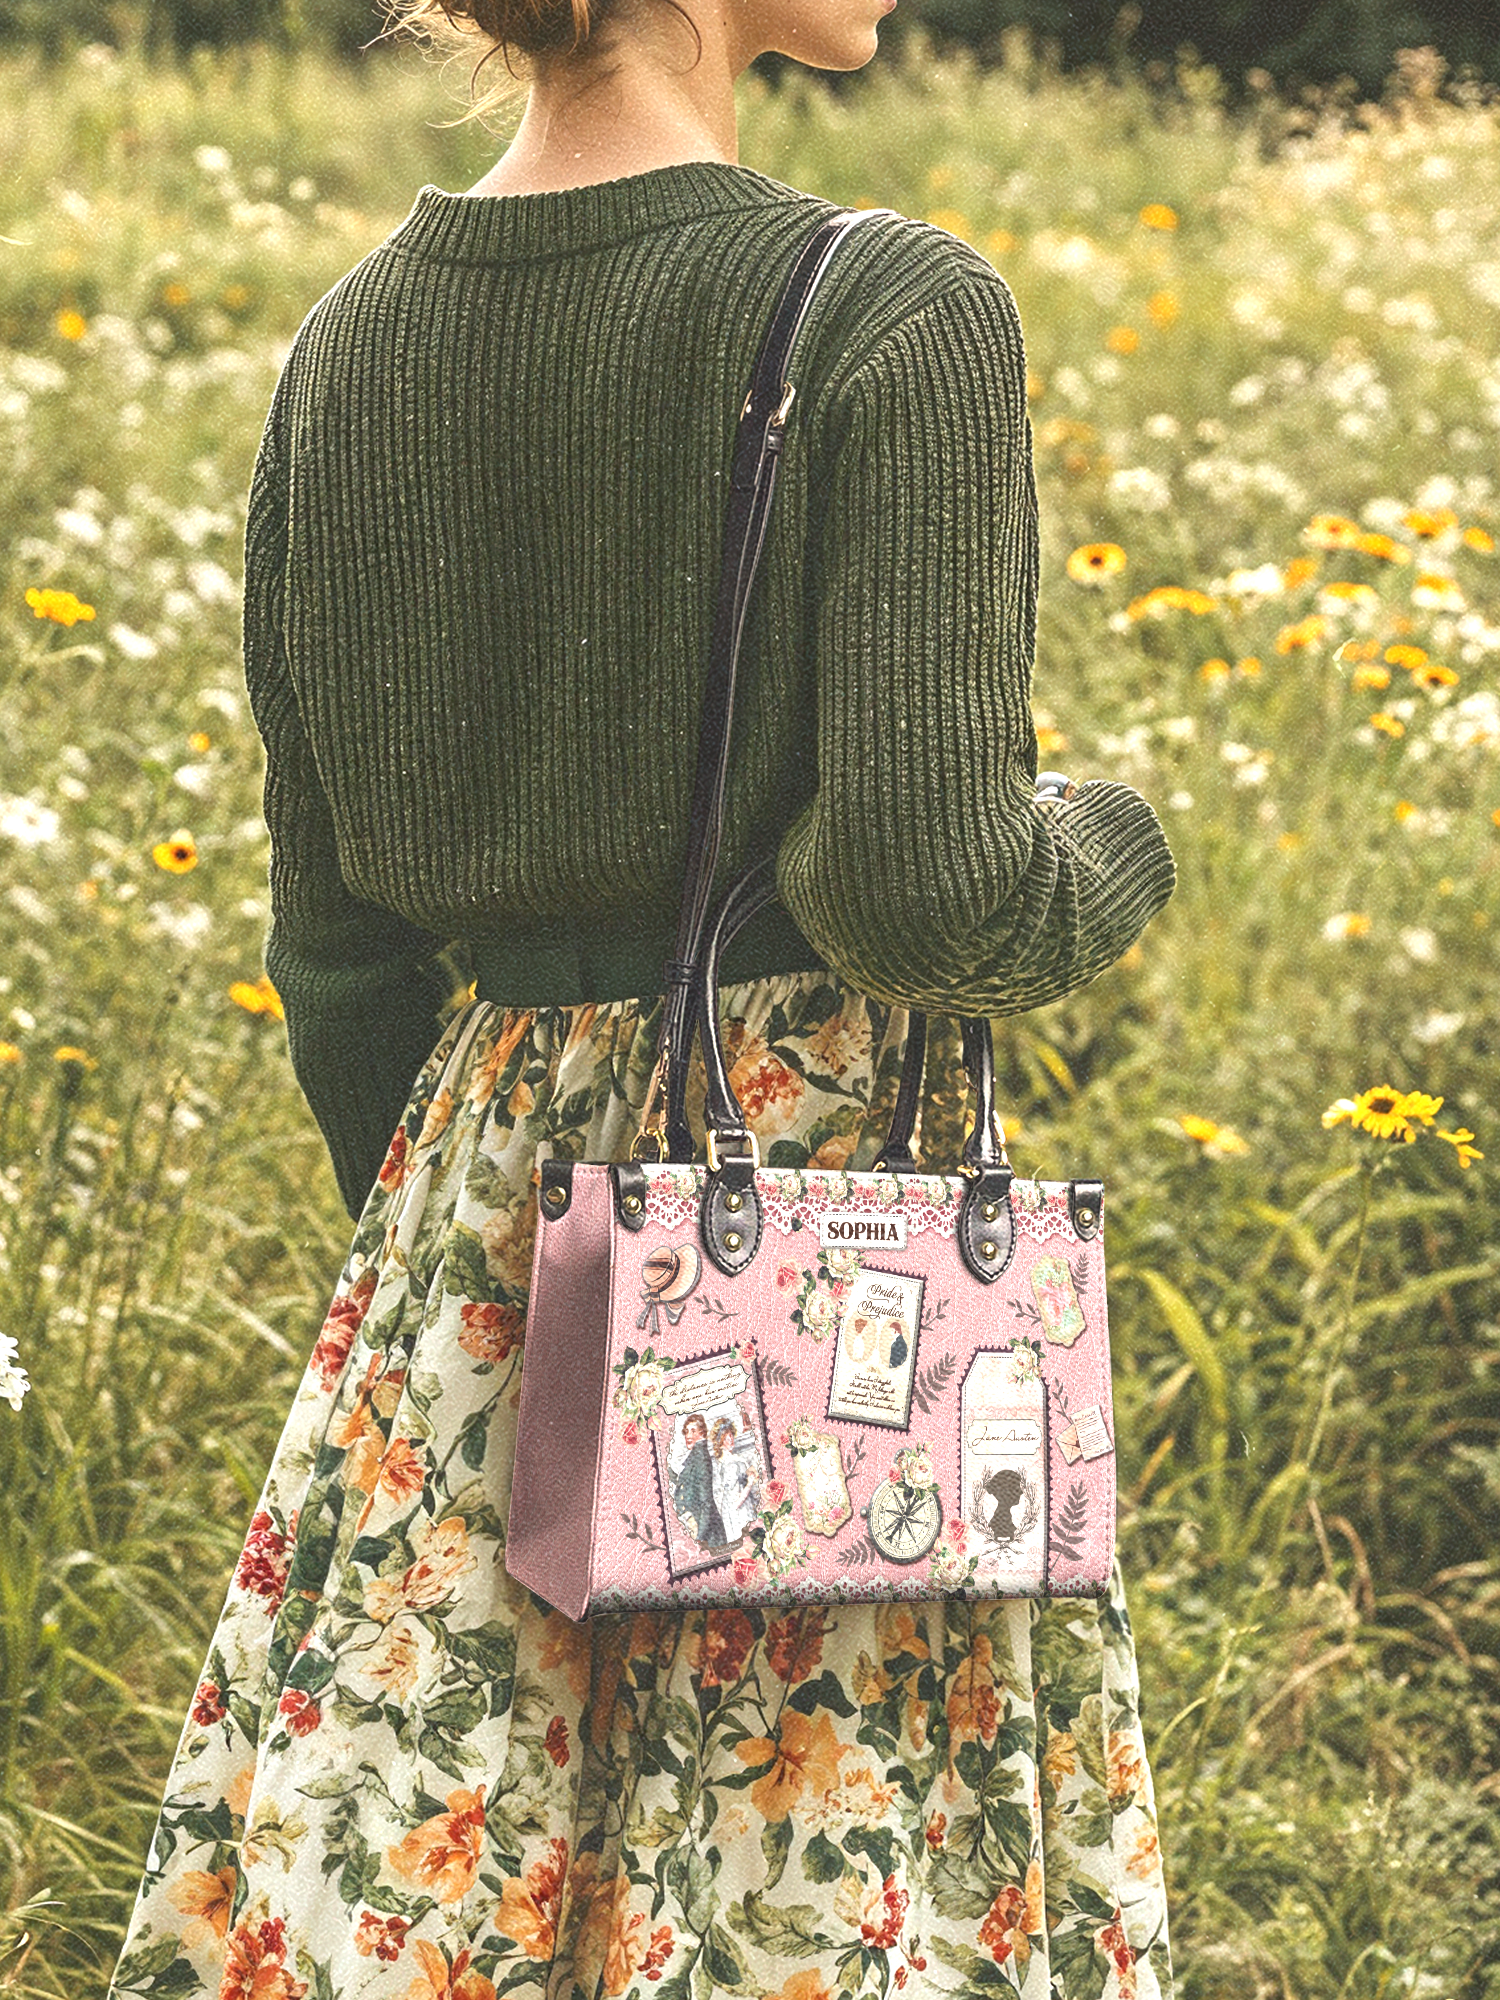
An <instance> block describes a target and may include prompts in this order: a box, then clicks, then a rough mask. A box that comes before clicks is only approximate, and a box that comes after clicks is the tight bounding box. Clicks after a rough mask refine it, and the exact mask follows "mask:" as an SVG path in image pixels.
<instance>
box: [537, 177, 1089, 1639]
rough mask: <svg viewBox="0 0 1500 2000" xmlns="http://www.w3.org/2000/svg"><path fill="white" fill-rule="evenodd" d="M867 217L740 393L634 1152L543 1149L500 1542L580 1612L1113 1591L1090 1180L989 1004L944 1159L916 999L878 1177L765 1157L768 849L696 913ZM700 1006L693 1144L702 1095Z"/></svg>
mask: <svg viewBox="0 0 1500 2000" xmlns="http://www.w3.org/2000/svg"><path fill="white" fill-rule="evenodd" d="M879 213H881V211H863V212H860V213H857V214H848V213H846V214H843V215H841V216H838V217H835V218H834V219H833V220H832V221H830V222H829V223H827V224H825V225H823V226H822V227H821V228H820V229H819V230H818V232H817V233H816V234H815V235H814V237H813V238H812V239H811V240H810V242H809V243H808V244H807V245H806V247H805V249H804V251H803V253H802V255H801V257H800V258H799V259H798V262H797V265H796V266H795V268H794V270H793V272H792V275H791V278H790V280H789V281H788V284H787V287H786V290H785V292H784V293H783V296H782V299H781V302H780V304H779V306H778V308H777V312H776V315H775V317H774V319H773V321H772V325H771V330H770V333H769V334H768V336H767V339H766V343H765V346H764V347H763V349H762V352H761V356H760V360H759V362H758V363H757V368H756V375H755V379H754V381H753V382H752V385H751V389H750V393H749V395H748V396H747V398H746V401H745V405H744V409H743V411H742V413H741V420H740V427H739V433H738V436H737V440H736V447H735V455H734V461H733V469H732V472H731V500H730V510H729V522H728V527H727V529H726V535H725V552H724V564H723V572H722V575H721V580H720V595H719V604H718V614H717V616H716V620H715V628H714V642H713V649H712V656H711V660H710V673H709V681H708V687H707V691H706V696H705V704H704V718H703V730H702V736H701V740H700V747H699V763H698V774H697V783H696V786H695V791H694V800H693V813H692V830H691V835H690V841H689V862H688V868H687V874H686V880H685V883H684V890H683V908H682V917H681V921H680V924H679V930H678V936H677V940H676V950H675V955H674V957H673V958H672V959H670V960H669V961H668V963H667V967H666V976H665V985H666V996H665V1001H664V1006H663V1019H662V1028H661V1037H660V1042H659V1046H658V1060H657V1067H656V1074H655V1077H654V1078H653V1082H652V1088H651V1092H650V1094H649V1099H648V1103H647V1106H646V1109H645V1112H644V1114H643V1116H642V1120H641V1129H640V1132H639V1133H638V1134H637V1139H636V1143H635V1144H634V1145H633V1146H632V1148H631V1151H632V1157H631V1158H630V1159H628V1160H624V1161H618V1162H615V1163H613V1164H586V1163H582V1162H573V1161H564V1160H552V1159H547V1160H543V1161H541V1162H540V1163H539V1181H540V1186H539V1205H540V1218H539V1223H538V1228H537V1236H536V1249H535V1255H534V1260H533V1265H532V1280H531V1301H530V1309H529V1313H528V1320H527V1329H526V1346H525V1365H524V1368H523V1371H522V1382H521V1408H520V1419H519V1426H518V1431H517V1440H516V1452H515V1463H514V1473H513V1484H512V1491H511V1506H510V1519H509V1524H508V1532H507V1545H506V1554H505V1560H506V1566H507V1568H508V1569H509V1570H510V1572H511V1574H512V1575H513V1576H515V1577H516V1578H518V1579H519V1580H520V1581H521V1582H522V1583H523V1584H525V1585H526V1586H527V1587H528V1588H529V1589H531V1590H533V1591H535V1592H536V1594H537V1595H538V1596H539V1597H541V1598H543V1599H544V1600H545V1601H546V1602H548V1603H550V1604H552V1605H555V1606H556V1607H557V1608H558V1609H560V1610H562V1611H563V1612H565V1613H566V1614H567V1615H568V1616H569V1617H570V1618H575V1619H578V1618H583V1617H585V1616H586V1615H587V1614H588V1613H590V1612H591V1611H594V1610H623V1609H631V1608H637V1607H647V1606H660V1605H674V1604H676V1605H723V1604H746V1603H776V1604H783V1603H786V1602H788V1601H806V1602H822V1601H828V1600H846V1599H848V1600H853V1599H879V1598H922V1597H938V1596H947V1595H953V1596H960V1597H966V1596H967V1597H1011V1596H1032V1595H1042V1594H1050V1595H1097V1594H1099V1593H1101V1592H1102V1591H1103V1590H1104V1589H1105V1587H1106V1585H1107V1582H1108V1578H1109V1572H1110V1566H1111V1563H1112V1560H1113V1555H1114V1529H1115V1454H1114V1417H1113V1409H1112V1403H1111V1395H1110V1368H1109V1330H1108V1319H1107V1314H1106V1307H1105V1291H1104V1245H1103V1235H1102V1223H1103V1189H1102V1187H1101V1185H1100V1184H1099V1183H1098V1182H1097V1181H1071V1182H1063V1183H1054V1182H1038V1181H1025V1180H1020V1179H1017V1178H1016V1177H1015V1175H1014V1173H1013V1171H1012V1169H1011V1166H1010V1163H1009V1160H1008V1159H1007V1157H1006V1153H1005V1145H1004V1139H1003V1135H1002V1134H1001V1132H1000V1129H999V1125H998V1122H997V1120H996V1117H995V1113H994V1063H993V1051H992V1046H991V1039H990V1029H989V1024H988V1022H986V1021H982V1020H966V1021H964V1022H963V1024H962V1031H963V1053H964V1064H965V1069H966V1071H967V1073H968V1077H969V1081H970V1084H971V1086H972V1089H973V1092H974V1119H973V1127H972V1133H971V1136H970V1137H969V1139H968V1140H967V1141H966V1143H965V1147H964V1155H963V1159H962V1160H961V1162H959V1163H958V1171H957V1172H956V1173H953V1174H936V1173H927V1172H923V1171H921V1170H920V1168H919V1166H918V1163H917V1160H916V1158H915V1156H914V1155H913V1153H912V1149H911V1139H912V1133H913V1129H914V1126H915V1122H916V1113H917V1106H918V1102H919V1099H920V1094H921V1084H922V1069H923V1062H924V1056H925V1045H926V1021H925V1017H924V1016H923V1015H921V1014H919V1013H913V1014H912V1015H911V1016H910V1025H909V1028H908V1035H907V1047H906V1056H905V1061H904V1065H903V1070H902V1077H901V1085H900V1089H899V1091H898V1095H897V1100H896V1105H895V1110H894V1112H893V1115H892V1119H891V1124H890V1128H889V1132H888V1135H887V1138H886V1143H885V1145H884V1147H883V1149H882V1151H881V1154H880V1156H879V1158H878V1159H877V1161H876V1162H875V1166H874V1169H873V1170H872V1171H871V1172H869V1173H844V1172H817V1171H812V1170H794V1169H786V1168H766V1167H762V1166H761V1165H760V1161H759V1153H758V1148H757V1145H756V1141H755V1135H754V1133H753V1132H751V1131H750V1130H749V1128H748V1127H747V1125H746V1123H745V1119H744V1115H743V1112H742V1110H741V1107H740V1105H739V1104H738V1102H737V1100H736V1099H735V1096H734V1092H733V1090H732V1088H731V1086H730V1082H729V1074H728V1067H727V1064H726V1061H725V1057H724V1049H723V1044H722V1039H721V1034H720V1026H719V1022H718V1019H717V1013H716V998H717V970H718V964H719V955H720V951H721V949H722V947H723V945H724V943H725V942H726V940H727V939H728V938H729V936H731V935H732V934H733V932H734V931H735V930H736V929H737V928H738V927H739V925H740V924H741V923H743V922H744V921H746V920H747V919H748V918H749V917H751V916H753V915H754V914H755V913H756V911H757V910H759V909H760V908H761V907H762V906H763V905H764V904H765V903H766V902H768V901H769V900H770V899H771V897H773V896H774V895H775V881H774V864H773V862H772V861H771V860H768V859H767V860H762V861H761V862H759V863H758V864H756V865H755V866H752V867H751V868H749V869H747V870H746V871H745V872H744V873H743V874H741V875H740V877H739V878H738V879H737V880H736V881H735V882H734V883H733V885H732V886H731V888H730V889H729V891H728V893H727V894H726V895H725V897H724V899H723V901H722V903H721V905H720V907H719V909H718V912H717V914H716V915H715V916H714V917H713V919H712V920H710V918H709V915H708V901H709V890H710V886H711V883H712V879H713V871H714V866H715V863H716V860H717V855H718V845H719V831H720V823H721V820H722V802H723V791H724V780H725V776H726V773H727V769H728V757H729V743H730V733H731V725H732V718H733V694H734V676H735V668H736V664H737V659H738V652H739V644H740V638H741V635H742V632H743V629H744V620H745V612H746V608H747V606H748V602H749V596H750V587H751V584H752V583H753V580H754V574H755V567H756V561H757V558H758V556H759V552H760V548H761V546H762V544H763V541H764V535H765V523H766V519H767V516H768V513H769V508H770V503H771V498H772V495H773V493H774V487H775V477H776V467H777V463H778V461H779V456H780V453H781V450H782V448H783V445H784V442H785V428H786V421H787V415H788V412H789V410H790V407H791V403H792V395H793V391H792V389H791V387H790V385H789V383H788V381H787V379H786V364H787V360H788V357H789V355H790V351H791V346H792V342H793V340H794V338H795V335H796V332H797V330H798V328H799V327H800V326H801V324H802V321H803V319H804V317H805V315H806V312H807V308H808V305H809V303H810V301H811V298H812V295H813V293H814V291H815V290H816V287H817V284H818V282H819V280H820V279H821V277H822V275H823V272H824V270H825V269H826V268H827V265H828V262H829V260H830V259H831V257H832V255H833V253H834V251H835V250H836V249H837V247H838V245H839V243H840V242H842V241H843V239H844V237H845V236H846V235H847V234H848V233H849V231H850V230H851V229H852V228H853V227H855V226H857V225H858V224H860V223H863V222H866V221H868V220H869V219H870V217H871V216H872V215H875V214H879ZM700 1031H701V1038H702V1046H703V1055H704V1065H705V1075H706V1091H705V1100H704V1101H705V1120H706V1124H707V1128H708V1130H707V1159H706V1161H705V1162H695V1161H694V1157H693V1155H694V1144H693V1136H692V1132H691V1129H690V1128H689V1126H688V1123H687V1119H686V1115H685V1108H684V1107H685V1102H686V1094H687V1075H688V1065H689V1058H690V1055H691V1051H692V1048H693V1045H694V1041H695V1037H696V1035H697V1033H699V1032H700ZM659 1098H661V1099H663V1100H664V1103H662V1104H661V1105H660V1106H659V1104H658V1099H659ZM658 1120H659V1121H660V1122H659V1123H658V1122H657V1121H658ZM653 1147H654V1150H655V1153H656V1157H655V1158H654V1159H647V1158H644V1157H640V1155H641V1154H643V1153H645V1152H646V1151H647V1150H649V1149H651V1148H653Z"/></svg>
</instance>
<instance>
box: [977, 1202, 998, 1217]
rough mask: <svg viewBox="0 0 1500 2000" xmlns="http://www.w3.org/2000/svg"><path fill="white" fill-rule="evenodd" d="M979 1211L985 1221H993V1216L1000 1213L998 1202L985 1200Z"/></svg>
mask: <svg viewBox="0 0 1500 2000" xmlns="http://www.w3.org/2000/svg"><path fill="white" fill-rule="evenodd" d="M981 1213H982V1214H983V1216H984V1219H985V1221H986V1222H993V1221H994V1219H995V1217H996V1216H997V1215H998V1214H999V1213H1000V1205H999V1203H998V1202H993V1201H987V1202H986V1203H985V1204H984V1208H983V1210H982V1211H981Z"/></svg>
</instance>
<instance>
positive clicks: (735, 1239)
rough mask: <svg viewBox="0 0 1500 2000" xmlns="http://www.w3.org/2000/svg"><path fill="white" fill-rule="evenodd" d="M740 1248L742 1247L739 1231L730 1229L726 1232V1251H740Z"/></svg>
mask: <svg viewBox="0 0 1500 2000" xmlns="http://www.w3.org/2000/svg"><path fill="white" fill-rule="evenodd" d="M739 1247H740V1237H739V1231H738V1230H737V1229H730V1230H728V1231H726V1232H725V1236H724V1248H725V1249H726V1250H738V1249H739Z"/></svg>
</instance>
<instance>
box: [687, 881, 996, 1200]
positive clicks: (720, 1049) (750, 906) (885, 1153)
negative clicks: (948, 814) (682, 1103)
mask: <svg viewBox="0 0 1500 2000" xmlns="http://www.w3.org/2000/svg"><path fill="white" fill-rule="evenodd" d="M775 897H776V864H775V861H774V860H765V861H760V862H757V863H756V864H755V866H754V867H751V868H747V869H746V870H745V872H744V873H743V874H742V875H740V876H738V877H737V878H736V879H735V881H734V882H733V883H732V884H731V885H730V887H729V890H728V892H727V893H726V895H725V897H724V900H723V902H722V903H721V904H720V906H719V910H718V914H717V916H716V917H715V918H714V920H713V923H712V924H711V925H710V926H709V929H708V935H707V936H706V938H705V939H704V942H703V948H702V951H701V952H700V954H699V958H698V965H697V969H696V972H695V974H694V978H693V1008H692V1013H693V1017H694V1019H695V1020H696V1024H697V1028H698V1032H699V1034H700V1035H701V1037H702V1042H703V1067H704V1073H705V1077H706V1088H705V1091H704V1098H703V1116H704V1122H705V1123H706V1125H707V1127H708V1129H709V1131H710V1132H712V1133H713V1134H714V1135H715V1137H716V1139H718V1140H726V1139H727V1140H736V1141H743V1140H744V1139H745V1138H746V1137H747V1136H748V1127H747V1126H746V1124H745V1114H744V1111H743V1109H742V1108H741V1105H740V1101H739V1099H738V1098H737V1097H736V1096H735V1094H734V1086H733V1085H732V1084H731V1083H730V1080H729V1064H728V1061H727V1059H726V1057H725V1054H724V1037H723V1032H722V1029H721V1027H720V1024H719V1018H718V1004H717V988H718V983H719V956H720V953H721V952H722V951H723V949H724V946H725V945H726V944H727V943H728V942H729V940H730V938H732V937H733V936H734V934H735V932H736V931H737V930H738V929H739V928H740V926H741V925H742V924H745V923H748V922H749V920H750V918H751V917H753V916H754V915H755V914H756V912H757V911H759V910H762V909H764V908H765V906H766V904H767V903H770V902H773V901H774V900H775ZM960 1028H961V1033H962V1038H963V1058H964V1067H965V1069H966V1070H967V1072H968V1076H969V1082H970V1084H971V1086H972V1088H973V1091H974V1129H973V1131H972V1132H971V1133H970V1135H969V1138H968V1140H967V1141H966V1143H965V1145H964V1150H963V1164H964V1167H965V1168H966V1169H967V1170H969V1171H970V1172H972V1173H984V1172H986V1171H988V1170H991V1169H995V1168H999V1167H1001V1166H1003V1165H1004V1164H1005V1150H1004V1144H1003V1141H1002V1139H1001V1137H1000V1133H999V1129H998V1127H997V1126H996V1123H995V1050H994V1041H993V1038H992V1036H991V1033H990V1024H989V1022H988V1021H987V1020H985V1019H983V1017H981V1016H975V1017H972V1018H969V1017H966V1018H964V1019H963V1020H962V1021H961V1023H960ZM926 1054H927V1016H926V1015H925V1014H923V1013H918V1012H915V1011H914V1012H913V1013H912V1014H911V1015H910V1018H909V1022H908V1026H907V1034H906V1051H905V1054H904V1055H903V1057H902V1060H901V1083H900V1086H899V1088H898V1089H897V1092H896V1103H895V1107H894V1109H893V1110H892V1113H891V1122H890V1126H889V1128H888V1130H887V1132H886V1138H885V1144H884V1145H883V1146H882V1147H881V1149H880V1152H879V1154H878V1155H877V1157H876V1162H875V1164H876V1167H877V1169H882V1168H883V1169H888V1170H889V1171H890V1172H892V1173H915V1172H916V1170H917V1162H916V1157H915V1155H914V1154H913V1152H912V1149H911V1138H912V1131H913V1129H914V1126H915V1123H916V1115H917V1106H918V1104H919V1103H920V1101H921V1095H922V1070H923V1065H924V1062H925V1058H926Z"/></svg>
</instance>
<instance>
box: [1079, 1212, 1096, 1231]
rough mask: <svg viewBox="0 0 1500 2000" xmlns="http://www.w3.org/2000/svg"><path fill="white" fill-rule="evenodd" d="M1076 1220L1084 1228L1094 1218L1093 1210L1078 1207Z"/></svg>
mask: <svg viewBox="0 0 1500 2000" xmlns="http://www.w3.org/2000/svg"><path fill="white" fill-rule="evenodd" d="M1078 1220H1079V1221H1080V1222H1081V1223H1082V1224H1083V1225H1084V1227H1085V1228H1088V1227H1089V1226H1090V1224H1091V1223H1092V1222H1093V1220H1094V1211H1093V1210H1092V1209H1091V1208H1080V1209H1079V1211H1078Z"/></svg>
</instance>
